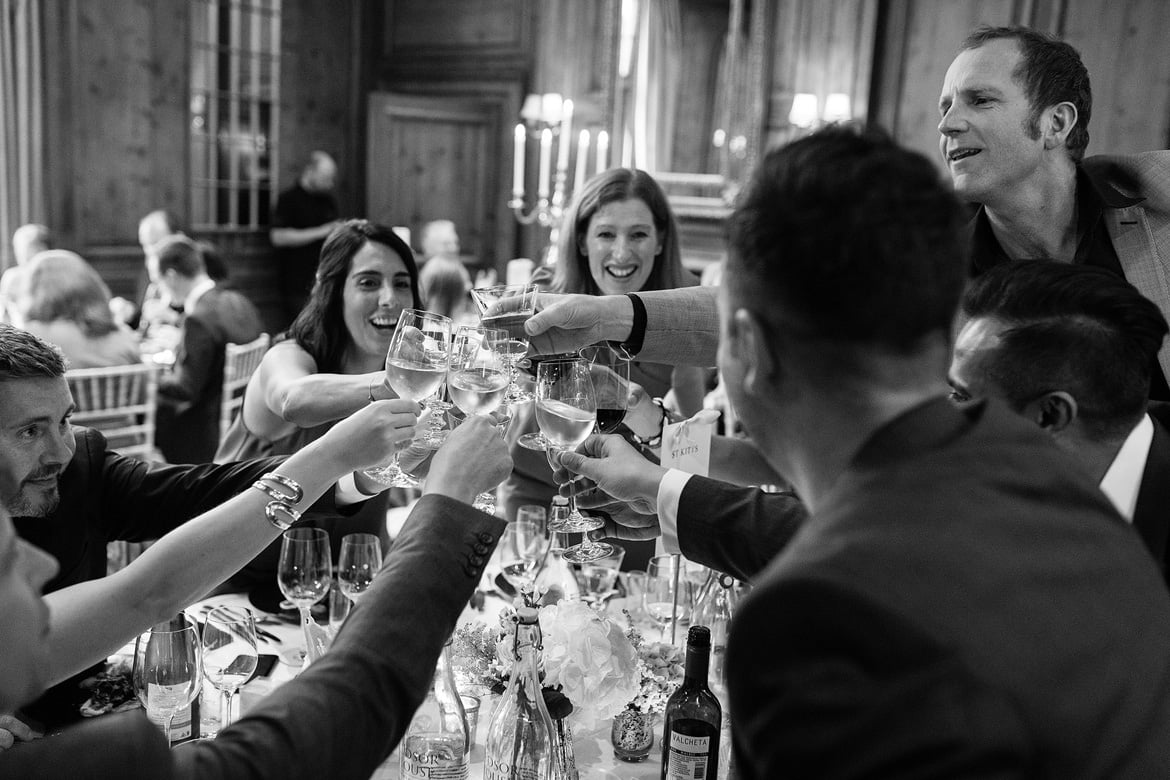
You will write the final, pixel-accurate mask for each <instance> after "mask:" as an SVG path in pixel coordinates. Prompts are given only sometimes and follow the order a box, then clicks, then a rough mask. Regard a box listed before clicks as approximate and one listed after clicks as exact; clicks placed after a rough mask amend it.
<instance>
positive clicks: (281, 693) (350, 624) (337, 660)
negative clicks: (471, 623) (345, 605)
mask: <svg viewBox="0 0 1170 780" xmlns="http://www.w3.org/2000/svg"><path fill="white" fill-rule="evenodd" d="M504 525H505V524H504V521H503V520H501V519H498V518H495V517H491V516H490V515H486V514H483V513H481V512H478V511H477V510H475V509H472V508H471V507H469V506H467V505H465V504H462V503H459V502H457V501H452V500H451V499H447V498H444V497H442V496H434V495H432V496H424V497H423V498H421V499H420V500H419V502H418V504H417V505H416V506H415V508H414V510H413V511H412V512H411V514H410V517H409V519H408V520H407V523H406V525H405V526H404V527H403V530H402V533H401V534H400V535H399V537H398V538H397V540H396V541H395V543H394V548H393V550H392V551H391V553H390V556H389V558H388V560H387V562H386V565H385V566H384V567H383V569H382V571H381V573H380V574H379V575H378V577H377V579H375V580H374V584H373V586H372V588H371V589H370V591H369V593H368V594H367V595H366V597H365V598H364V599H363V600H362V603H361V605H359V606H358V607H356V608H355V609H354V611H353V612H352V613H351V615H350V617H349V619H348V620H347V621H346V623H345V626H344V627H343V628H342V630H341V632H340V633H339V634H338V636H337V639H336V640H335V641H334V643H333V646H332V647H331V648H330V650H329V652H328V653H327V654H326V655H325V656H324V657H323V658H322V659H321V660H319V661H317V662H315V663H314V664H313V665H312V666H310V667H309V668H308V670H306V671H305V672H304V673H303V674H302V675H301V676H300V677H298V678H297V679H296V680H294V681H292V682H290V683H288V684H286V685H284V686H283V687H281V688H280V689H278V690H277V691H275V692H274V693H273V694H271V695H270V696H268V697H267V698H265V699H264V700H263V701H262V702H261V703H260V704H259V705H258V706H257V707H256V708H255V709H253V710H252V711H250V712H249V713H248V714H247V715H246V716H245V717H243V718H241V719H240V720H239V721H237V722H236V723H234V724H233V725H232V726H230V727H229V728H227V729H225V730H224V731H222V732H220V734H219V736H218V737H216V739H215V740H214V741H203V742H198V743H195V744H194V745H191V746H189V747H186V748H180V749H179V750H176V751H175V757H176V761H177V762H178V764H179V770H180V771H179V772H178V773H177V776H179V777H190V778H196V777H198V778H209V779H212V780H213V779H214V778H239V777H280V778H292V779H295V778H306V780H307V779H308V778H322V777H331V778H363V780H364V778H368V777H369V776H370V775H371V773H372V772H373V771H374V769H375V768H376V767H377V766H378V764H379V763H381V762H382V761H383V760H384V759H385V758H386V756H387V755H389V753H390V751H391V750H393V748H394V746H395V745H397V744H398V741H399V740H400V739H401V738H402V734H403V733H404V732H405V730H406V727H407V725H408V724H409V723H410V719H411V716H412V715H413V714H414V711H415V709H417V708H418V705H419V704H420V703H421V702H422V700H423V697H424V696H425V695H426V692H427V689H428V688H429V687H430V683H431V679H432V676H433V673H434V668H435V663H436V661H437V659H438V656H439V652H440V651H441V650H442V648H443V644H444V642H446V640H447V638H448V637H449V636H450V634H451V632H452V631H453V630H454V628H455V623H456V621H457V620H458V618H459V615H460V613H461V612H462V610H463V608H464V607H465V606H466V605H467V601H468V599H469V598H470V596H471V593H472V591H473V590H474V588H475V586H476V584H477V583H478V582H479V578H480V575H481V574H482V573H483V566H484V564H485V563H486V561H487V559H488V557H490V555H491V552H492V550H493V549H494V548H495V545H496V541H497V540H498V539H499V536H500V534H501V533H502V532H503V528H504Z"/></svg>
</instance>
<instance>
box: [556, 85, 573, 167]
mask: <svg viewBox="0 0 1170 780" xmlns="http://www.w3.org/2000/svg"><path fill="white" fill-rule="evenodd" d="M572 127H573V101H572V100H566V101H565V102H564V103H562V104H561V139H560V140H559V141H557V173H567V172H568V170H569V147H570V146H571V145H572V143H573V136H572Z"/></svg>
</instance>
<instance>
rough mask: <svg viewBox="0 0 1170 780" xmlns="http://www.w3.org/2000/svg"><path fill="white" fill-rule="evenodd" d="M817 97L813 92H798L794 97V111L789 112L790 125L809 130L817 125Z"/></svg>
mask: <svg viewBox="0 0 1170 780" xmlns="http://www.w3.org/2000/svg"><path fill="white" fill-rule="evenodd" d="M817 118H818V112H817V96H816V95H814V94H812V93H811V92H797V93H796V94H795V95H793V96H792V110H790V111H789V112H788V123H789V124H790V125H795V126H796V127H803V128H809V127H812V126H813V125H815V124H816V123H817Z"/></svg>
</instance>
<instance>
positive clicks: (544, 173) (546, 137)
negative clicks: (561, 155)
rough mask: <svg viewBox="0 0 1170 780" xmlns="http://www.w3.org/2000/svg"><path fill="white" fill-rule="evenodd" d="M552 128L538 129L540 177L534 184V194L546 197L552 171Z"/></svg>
mask: <svg viewBox="0 0 1170 780" xmlns="http://www.w3.org/2000/svg"><path fill="white" fill-rule="evenodd" d="M551 167H552V130H549V129H548V128H547V127H546V128H544V129H543V130H541V131H540V178H539V179H538V180H537V184H536V196H537V197H538V198H544V199H546V200H547V199H548V185H549V178H550V174H551V173H552V170H551Z"/></svg>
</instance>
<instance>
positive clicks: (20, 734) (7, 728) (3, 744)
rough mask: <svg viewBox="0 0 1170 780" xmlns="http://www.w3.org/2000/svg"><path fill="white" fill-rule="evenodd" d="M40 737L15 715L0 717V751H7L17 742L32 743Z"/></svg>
mask: <svg viewBox="0 0 1170 780" xmlns="http://www.w3.org/2000/svg"><path fill="white" fill-rule="evenodd" d="M42 736H43V735H41V734H38V733H37V732H35V731H33V730H32V729H30V728H29V727H28V726H27V725H26V724H25V723H24V722H22V721H21V720H20V719H19V718H17V717H16V716H15V715H0V751H2V750H7V749H8V748H10V747H12V746H13V745H14V744H16V743H17V742H32V741H33V740H34V739H40V738H41V737H42Z"/></svg>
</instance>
